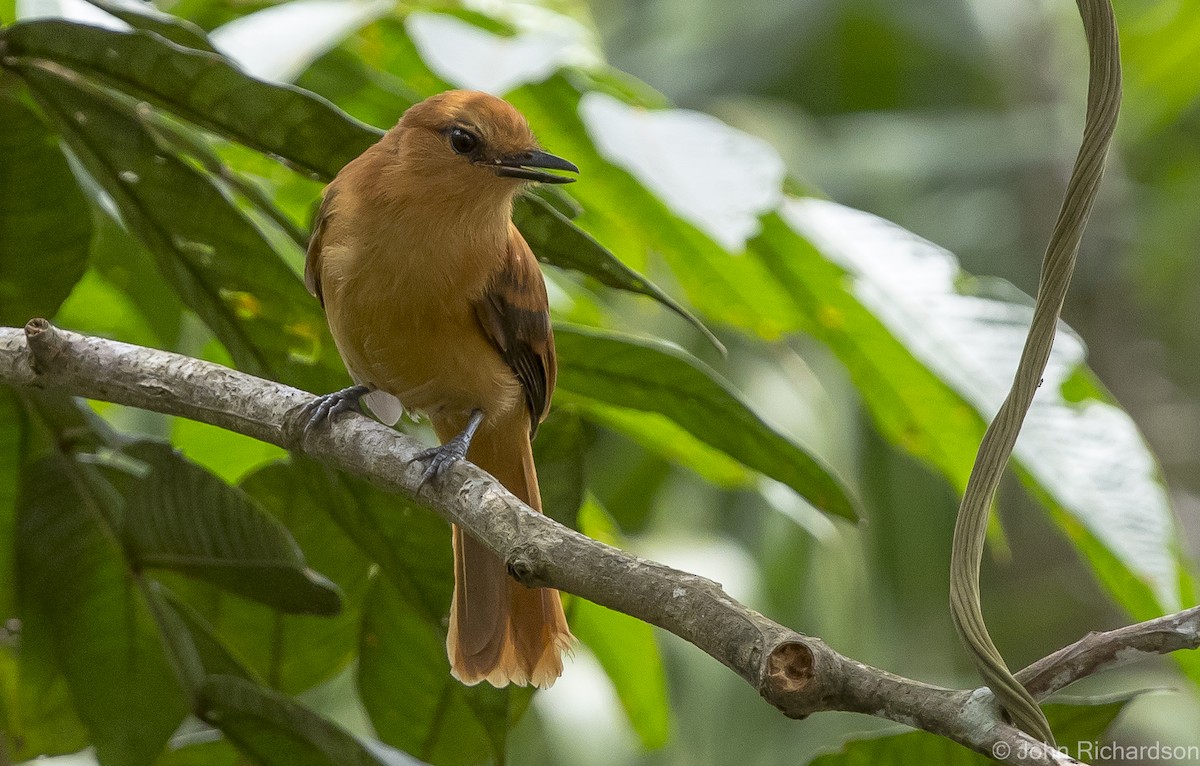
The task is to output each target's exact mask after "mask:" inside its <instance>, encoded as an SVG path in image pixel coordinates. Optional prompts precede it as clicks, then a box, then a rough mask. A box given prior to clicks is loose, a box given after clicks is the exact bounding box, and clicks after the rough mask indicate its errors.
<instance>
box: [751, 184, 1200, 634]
mask: <svg viewBox="0 0 1200 766" xmlns="http://www.w3.org/2000/svg"><path fill="white" fill-rule="evenodd" d="M782 217H783V221H785V222H786V226H788V227H790V230H789V229H787V228H786V227H785V226H784V224H783V223H781V222H776V221H768V222H767V224H766V234H765V236H764V238H763V240H764V242H763V243H762V248H761V249H760V250H758V252H760V253H761V254H762V256H763V258H764V260H768V261H769V262H770V264H771V266H772V268H773V269H774V270H775V271H776V272H777V273H778V274H779V276H780V279H781V280H786V282H787V284H789V285H792V286H793V287H794V290H795V292H796V294H797V295H798V297H800V298H801V299H803V300H806V301H811V302H812V304H813V305H812V307H811V309H810V310H811V311H812V313H813V315H814V316H813V319H814V322H813V325H814V332H815V333H817V334H818V337H821V338H822V339H823V340H825V341H826V342H827V343H829V345H830V347H831V348H832V349H833V350H834V352H835V353H836V354H837V355H838V356H839V357H840V358H842V359H843V360H844V361H845V362H846V366H847V368H848V369H849V371H850V374H851V375H852V376H853V377H854V379H855V383H856V385H857V386H858V388H859V390H860V391H862V393H863V397H864V399H865V401H866V402H867V404H868V406H869V407H870V408H871V410H872V412H873V413H874V414H875V415H876V417H877V419H879V420H880V422H881V425H882V426H883V430H884V432H885V434H886V435H887V436H888V437H889V438H891V439H893V440H894V441H897V442H898V443H900V444H901V445H902V446H905V447H906V448H908V449H910V450H911V451H913V452H914V453H916V454H918V455H921V456H922V457H925V458H926V459H928V460H930V462H932V463H934V464H935V465H937V466H938V467H939V468H940V469H941V470H942V472H943V473H945V474H946V475H947V476H949V477H950V478H951V480H952V482H953V483H954V484H955V486H956V487H957V488H959V489H960V490H961V489H962V487H964V486H965V482H966V478H967V476H968V475H969V473H970V469H971V459H970V458H971V456H972V455H974V453H975V451H976V449H977V447H978V440H979V435H980V434H982V429H983V417H988V418H990V417H991V416H992V414H993V413H994V412H995V411H996V410H997V409H998V408H999V406H1000V403H1001V402H1002V401H1003V399H1004V397H1005V396H1006V395H1007V393H1008V388H1009V385H1010V383H1011V380H1012V373H1013V371H1014V370H1015V369H1016V367H1017V361H1018V356H1019V353H1020V348H1021V345H1022V343H1023V341H1024V337H1025V334H1026V331H1027V327H1028V324H1029V320H1030V316H1031V313H1032V309H1031V308H1030V307H1029V306H1028V305H1027V304H1025V303H1022V302H1019V301H1014V300H1012V292H1013V290H1012V288H1011V287H1009V288H1005V289H1004V290H1000V289H997V288H996V287H995V286H994V283H990V282H978V281H975V282H972V281H969V280H967V279H965V277H964V275H963V274H962V272H961V271H960V270H959V267H958V263H957V261H956V260H955V259H954V256H953V255H952V254H950V253H949V252H947V251H945V250H943V249H942V248H939V247H937V246H936V245H933V244H931V243H929V242H927V241H925V240H922V239H920V238H919V237H916V236H915V235H913V234H911V233H910V232H907V231H905V230H904V229H902V228H900V227H899V226H896V225H895V224H892V223H889V222H887V221H884V220H882V219H879V218H876V217H875V216H872V215H870V214H867V213H863V212H860V211H857V210H852V209H850V208H846V207H843V206H840V205H837V204H835V203H832V202H826V201H822V200H811V199H806V200H801V199H789V200H788V201H787V202H786V203H785V205H784V207H783V213H782ZM794 234H799V235H801V236H804V237H806V238H807V240H808V241H809V242H811V243H812V244H811V245H810V246H809V248H808V249H807V250H806V249H805V248H804V247H803V242H801V243H800V244H798V243H797V240H796V238H795V237H794ZM818 251H819V252H818ZM1084 357H1085V349H1084V346H1083V344H1082V342H1081V341H1080V340H1079V339H1078V338H1077V337H1076V336H1075V335H1074V334H1073V333H1071V332H1069V331H1068V330H1064V331H1060V332H1059V334H1058V337H1057V339H1056V340H1055V344H1054V350H1053V352H1052V354H1051V356H1050V361H1049V365H1048V366H1047V369H1046V372H1045V374H1044V376H1043V382H1042V386H1041V390H1040V391H1039V395H1038V397H1037V398H1036V399H1035V400H1034V403H1033V407H1032V408H1031V410H1030V413H1029V416H1028V417H1027V418H1026V421H1025V425H1024V427H1023V429H1022V431H1021V438H1020V440H1019V441H1018V442H1017V446H1016V449H1015V451H1014V462H1015V464H1016V466H1017V472H1018V475H1020V476H1021V477H1022V479H1024V480H1025V483H1026V485H1027V486H1029V487H1030V489H1031V490H1032V491H1033V493H1034V494H1035V495H1036V496H1037V497H1039V498H1040V499H1042V500H1043V501H1044V502H1046V504H1047V505H1048V506H1049V507H1050V509H1051V511H1052V514H1051V518H1052V519H1054V520H1055V521H1057V522H1058V523H1059V525H1060V526H1062V527H1063V529H1064V530H1065V531H1067V532H1068V534H1073V532H1072V530H1071V528H1070V527H1069V526H1067V525H1066V524H1064V520H1065V519H1067V518H1072V519H1073V520H1074V521H1075V522H1078V523H1080V524H1082V525H1083V526H1084V527H1085V528H1086V529H1087V531H1088V534H1089V535H1090V536H1091V537H1092V539H1093V540H1094V541H1096V542H1097V543H1099V544H1100V545H1102V546H1103V547H1104V548H1105V549H1106V550H1105V552H1104V554H1103V556H1104V557H1105V558H1108V559H1109V560H1111V561H1115V562H1119V565H1120V567H1121V568H1124V569H1125V570H1126V575H1125V576H1123V577H1121V578H1115V579H1114V578H1113V577H1110V576H1107V575H1104V574H1103V573H1102V571H1101V569H1100V568H1097V573H1098V574H1100V575H1101V579H1102V582H1103V584H1105V585H1106V586H1108V587H1110V589H1111V592H1112V593H1113V595H1114V596H1115V597H1116V599H1117V601H1118V602H1119V603H1120V604H1121V605H1122V606H1123V607H1124V608H1125V609H1127V610H1129V611H1130V613H1131V614H1133V615H1135V616H1138V618H1139V619H1144V618H1145V617H1146V616H1154V615H1158V614H1162V613H1164V612H1170V611H1174V610H1176V609H1178V608H1179V604H1180V601H1181V599H1180V593H1179V579H1180V578H1179V562H1178V558H1177V552H1176V551H1177V546H1178V542H1177V539H1176V535H1175V530H1174V521H1173V518H1172V514H1171V510H1170V507H1169V501H1168V498H1167V493H1166V488H1165V486H1164V485H1163V482H1162V477H1161V475H1160V473H1159V470H1158V466H1157V465H1156V463H1155V460H1154V458H1153V456H1152V455H1151V454H1150V452H1149V450H1148V449H1147V447H1146V444H1145V442H1144V441H1143V439H1142V437H1141V435H1140V433H1139V432H1138V430H1137V427H1136V425H1135V424H1134V423H1133V421H1132V420H1131V419H1130V418H1129V416H1128V415H1127V414H1126V413H1124V412H1123V411H1122V410H1121V409H1120V408H1119V407H1118V406H1117V405H1116V403H1115V402H1114V401H1113V400H1112V398H1111V397H1109V396H1108V395H1107V394H1106V393H1104V392H1103V390H1102V389H1101V388H1100V387H1099V386H1098V384H1096V382H1095V380H1094V378H1093V377H1092V376H1091V374H1090V373H1089V372H1087V370H1086V367H1084ZM1064 386H1065V387H1066V393H1065V394H1064V392H1063V389H1064ZM1059 511H1061V513H1059ZM1084 551H1085V553H1087V550H1086V549H1084ZM1087 555H1088V557H1089V558H1090V559H1093V560H1097V556H1096V555H1093V554H1091V553H1087ZM1118 581H1121V582H1124V583H1125V585H1122V586H1120V587H1113V586H1114V585H1115V584H1116V583H1118ZM1137 581H1141V583H1142V584H1143V585H1142V586H1141V587H1137V588H1132V587H1127V586H1128V585H1130V584H1132V583H1135V582H1137ZM1146 586H1149V587H1148V588H1147V587H1146ZM1147 594H1152V598H1151V599H1149V600H1147V598H1146V596H1147Z"/></svg>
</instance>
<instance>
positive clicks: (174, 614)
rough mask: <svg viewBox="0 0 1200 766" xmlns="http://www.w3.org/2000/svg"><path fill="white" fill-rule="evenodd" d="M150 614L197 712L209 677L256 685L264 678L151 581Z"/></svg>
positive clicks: (193, 615) (148, 602) (209, 627)
mask: <svg viewBox="0 0 1200 766" xmlns="http://www.w3.org/2000/svg"><path fill="white" fill-rule="evenodd" d="M144 593H145V595H146V602H147V604H148V605H149V606H150V612H151V613H152V614H153V615H154V620H155V622H156V623H157V624H158V632H159V635H160V636H162V640H163V644H164V645H165V646H166V648H167V659H168V660H169V661H170V663H171V666H172V668H173V669H174V670H175V676H176V678H177V679H178V680H179V684H180V686H181V687H182V688H183V689H184V691H185V692H186V693H187V695H188V698H189V701H190V702H191V703H192V706H193V709H195V708H196V707H197V706H198V702H199V699H200V690H201V688H202V687H203V685H204V680H205V678H207V677H208V676H209V675H214V674H215V675H225V676H236V677H237V678H242V679H245V680H246V681H250V682H252V683H255V684H261V683H262V681H261V679H260V678H259V677H258V676H257V675H255V673H254V671H252V670H250V668H248V667H246V665H245V664H244V663H243V662H242V661H241V659H240V658H238V657H237V656H236V655H235V654H234V652H233V651H232V650H231V649H230V648H229V647H228V646H226V645H225V644H224V643H222V642H221V639H220V638H219V637H218V636H217V635H216V633H215V632H214V630H213V628H212V626H211V625H209V624H208V623H207V622H206V621H205V620H204V618H203V617H201V616H200V615H199V614H198V613H197V612H196V611H195V610H194V609H192V608H191V607H190V606H188V605H187V604H185V603H184V602H183V601H181V600H180V599H179V598H178V597H177V596H175V594H173V593H172V592H171V591H170V590H169V589H167V588H166V587H164V586H163V585H162V584H161V583H159V582H156V581H153V580H152V581H149V582H148V583H147V587H146V589H145V591H144Z"/></svg>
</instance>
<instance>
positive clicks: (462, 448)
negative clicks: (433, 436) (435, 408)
mask: <svg viewBox="0 0 1200 766" xmlns="http://www.w3.org/2000/svg"><path fill="white" fill-rule="evenodd" d="M468 446H470V440H469V439H466V438H463V435H462V434H459V435H458V436H455V437H454V438H453V439H451V440H450V441H448V442H446V443H445V444H443V445H441V446H439V447H433V448H431V449H427V450H425V451H424V452H420V453H418V454H417V455H416V456H415V457H414V458H413V460H414V461H425V460H428V461H429V465H427V466H425V470H424V471H422V472H421V482H420V483H419V484H418V485H417V492H420V491H421V490H422V489H424V488H425V485H426V484H428V483H429V482H430V481H431V480H433V479H436V478H438V477H440V476H441V475H442V474H444V473H445V472H446V471H448V470H450V466H452V465H454V464H455V463H457V462H458V461H460V460H462V459H463V458H465V457H466V456H467V447H468Z"/></svg>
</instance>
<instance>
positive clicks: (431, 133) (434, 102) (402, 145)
mask: <svg viewBox="0 0 1200 766" xmlns="http://www.w3.org/2000/svg"><path fill="white" fill-rule="evenodd" d="M396 132H397V133H398V136H399V149H398V151H399V152H400V153H401V155H402V156H401V159H402V161H403V164H404V165H405V166H406V168H407V169H408V170H409V171H410V172H415V173H417V174H418V175H419V176H420V177H421V180H422V181H424V182H425V183H427V184H432V183H435V182H436V183H438V184H441V185H442V186H443V187H454V188H461V189H463V190H464V191H465V190H475V191H477V192H486V191H496V192H500V193H509V194H511V193H513V192H515V191H516V189H517V188H518V187H519V186H520V185H521V184H522V183H523V182H527V181H537V182H541V183H550V184H565V183H571V182H572V181H574V180H575V179H574V178H570V177H568V176H563V175H558V174H556V173H551V172H548V171H552V170H565V171H569V172H572V173H578V172H579V168H577V167H575V165H574V164H572V163H571V162H568V161H567V160H564V159H563V158H561V157H556V156H554V155H553V154H549V153H547V152H545V151H543V150H542V148H541V147H540V146H539V145H538V142H537V139H536V138H534V135H533V131H531V130H530V129H529V123H528V122H527V121H526V120H525V117H524V116H523V115H522V114H521V113H520V112H518V111H517V110H516V109H515V108H514V107H513V106H512V105H511V104H509V103H508V102H507V101H504V100H502V99H499V98H496V97H495V96H490V95H488V94H486V93H480V92H478V91H466V90H451V91H446V92H445V93H440V94H438V95H436V96H432V97H430V98H427V99H425V100H424V101H422V102H421V103H419V104H416V105H415V106H413V107H412V108H410V109H409V110H408V111H407V112H405V113H404V117H403V118H402V119H401V120H400V124H399V125H398V126H397V131H396ZM414 180H415V179H414Z"/></svg>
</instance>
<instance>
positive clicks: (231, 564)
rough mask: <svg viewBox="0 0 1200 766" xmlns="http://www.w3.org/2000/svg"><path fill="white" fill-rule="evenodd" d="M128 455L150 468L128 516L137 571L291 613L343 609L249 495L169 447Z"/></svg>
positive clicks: (138, 448) (134, 449)
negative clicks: (157, 571)
mask: <svg viewBox="0 0 1200 766" xmlns="http://www.w3.org/2000/svg"><path fill="white" fill-rule="evenodd" d="M123 452H124V454H126V455H128V456H129V457H131V458H133V459H134V460H137V461H139V462H141V463H143V464H144V465H145V466H146V467H147V468H148V469H149V473H148V475H147V476H146V477H145V478H144V479H143V480H142V481H140V482H139V483H138V484H137V488H136V489H135V490H134V491H133V493H132V495H131V496H130V498H129V501H128V506H127V507H126V511H125V513H126V529H125V534H126V539H127V541H128V545H129V547H130V549H131V552H132V554H133V555H134V556H135V557H136V561H137V562H138V564H139V565H140V566H142V567H149V568H163V569H170V570H173V571H177V572H181V573H183V574H187V575H190V576H192V577H197V578H200V579H203V580H206V581H208V582H211V583H213V584H215V585H218V586H220V587H221V588H224V589H226V590H230V591H232V592H234V593H238V594H241V595H243V596H246V597H248V598H252V599H255V600H257V601H260V602H262V603H264V604H268V605H270V606H273V607H275V608H277V609H280V610H282V611H286V612H298V613H306V614H326V615H328V614H337V613H338V611H340V609H341V599H340V597H339V594H338V591H337V588H336V586H334V585H333V584H332V583H331V582H329V580H328V579H326V578H325V577H323V576H322V575H320V574H317V573H316V572H315V571H314V570H312V569H310V568H309V567H308V566H307V564H306V562H305V560H304V553H303V552H302V551H301V550H300V547H299V546H298V545H297V544H296V542H295V540H293V539H292V537H291V535H290V534H288V531H287V529H286V528H285V527H284V526H283V525H282V524H281V523H279V521H277V520H276V519H274V518H272V517H270V516H268V515H267V514H266V513H264V512H263V510H262V509H261V508H260V507H259V506H258V505H257V504H256V503H255V502H254V501H253V500H252V499H251V498H250V497H248V496H247V495H246V494H245V493H243V492H240V491H238V490H236V489H234V488H232V487H229V486H228V485H226V484H224V483H223V482H221V481H220V480H219V479H217V478H216V477H214V476H212V475H211V474H209V473H207V472H206V471H204V470H203V469H201V468H200V467H199V466H197V465H195V464H193V463H189V462H188V461H186V460H183V459H182V458H180V457H179V456H178V455H177V454H175V452H174V451H173V450H172V449H171V448H170V447H169V446H167V445H165V444H155V443H152V442H141V443H139V444H134V445H131V446H129V447H126V448H125V449H124V450H123Z"/></svg>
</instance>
